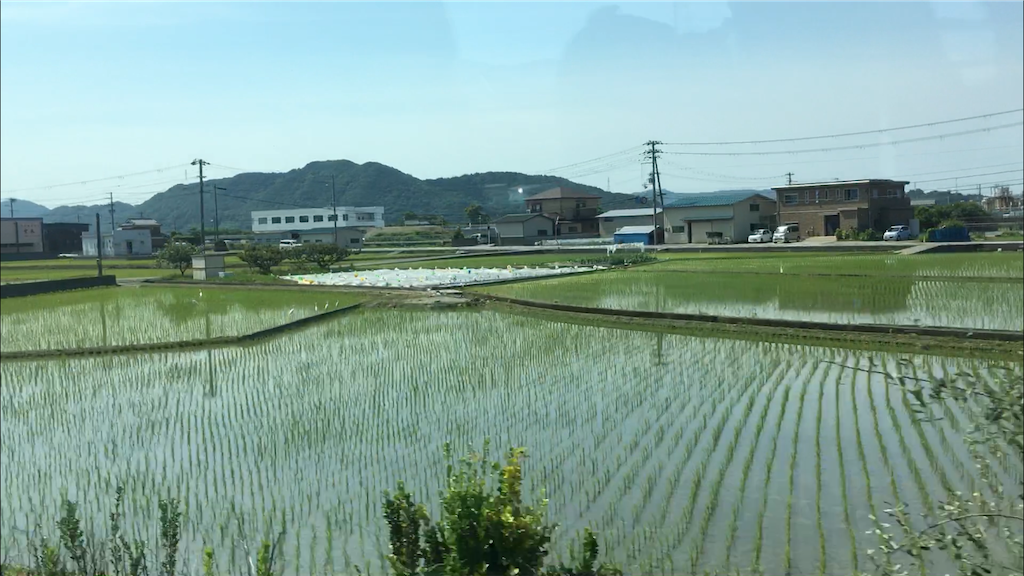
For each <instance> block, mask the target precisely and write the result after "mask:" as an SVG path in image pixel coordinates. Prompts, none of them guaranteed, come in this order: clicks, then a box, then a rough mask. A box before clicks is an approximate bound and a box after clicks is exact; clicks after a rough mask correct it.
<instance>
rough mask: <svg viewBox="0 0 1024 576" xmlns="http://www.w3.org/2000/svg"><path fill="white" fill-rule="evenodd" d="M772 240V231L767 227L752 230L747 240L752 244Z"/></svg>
mask: <svg viewBox="0 0 1024 576" xmlns="http://www.w3.org/2000/svg"><path fill="white" fill-rule="evenodd" d="M771 241H772V231H771V230H769V229H767V228H761V229H760V230H755V231H754V232H752V233H751V234H750V236H747V242H750V243H751V244H760V243H762V242H771Z"/></svg>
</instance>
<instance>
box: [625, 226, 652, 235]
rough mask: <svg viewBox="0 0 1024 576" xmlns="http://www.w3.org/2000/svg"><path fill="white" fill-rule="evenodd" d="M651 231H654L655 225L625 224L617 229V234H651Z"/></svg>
mask: <svg viewBox="0 0 1024 576" xmlns="http://www.w3.org/2000/svg"><path fill="white" fill-rule="evenodd" d="M651 232H654V226H623V227H622V228H619V229H618V230H616V231H615V234H616V235H619V234H650V233H651Z"/></svg>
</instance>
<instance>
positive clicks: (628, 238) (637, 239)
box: [615, 234, 651, 244]
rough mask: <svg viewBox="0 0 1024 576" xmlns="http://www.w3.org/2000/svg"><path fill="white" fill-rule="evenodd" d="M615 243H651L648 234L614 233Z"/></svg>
mask: <svg viewBox="0 0 1024 576" xmlns="http://www.w3.org/2000/svg"><path fill="white" fill-rule="evenodd" d="M615 243H616V244H640V243H643V244H650V243H651V235H650V234H616V235H615Z"/></svg>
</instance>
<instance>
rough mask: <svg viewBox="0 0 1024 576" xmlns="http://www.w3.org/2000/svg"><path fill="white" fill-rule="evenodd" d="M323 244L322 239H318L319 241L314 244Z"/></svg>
mask: <svg viewBox="0 0 1024 576" xmlns="http://www.w3.org/2000/svg"><path fill="white" fill-rule="evenodd" d="M322 243H323V240H321V239H319V238H317V239H316V242H314V244H322Z"/></svg>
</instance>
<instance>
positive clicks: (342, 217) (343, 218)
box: [341, 214, 348, 222]
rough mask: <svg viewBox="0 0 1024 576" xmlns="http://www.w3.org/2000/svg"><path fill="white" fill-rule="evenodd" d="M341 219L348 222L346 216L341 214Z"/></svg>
mask: <svg viewBox="0 0 1024 576" xmlns="http://www.w3.org/2000/svg"><path fill="white" fill-rule="evenodd" d="M341 219H342V220H344V221H345V222H348V214H342V215H341Z"/></svg>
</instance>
